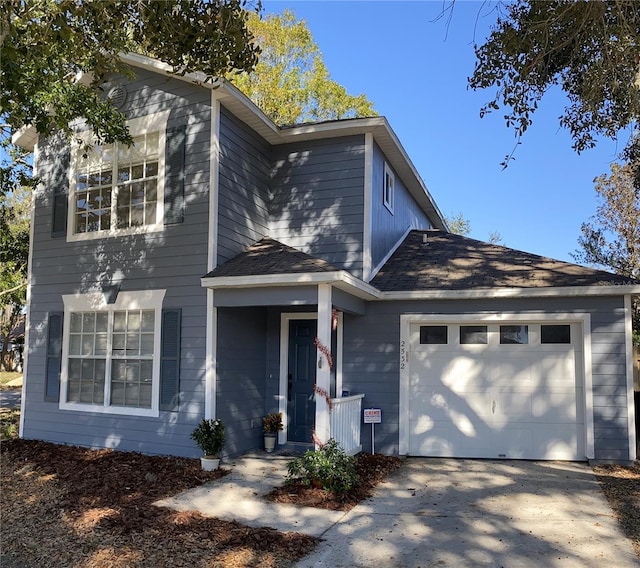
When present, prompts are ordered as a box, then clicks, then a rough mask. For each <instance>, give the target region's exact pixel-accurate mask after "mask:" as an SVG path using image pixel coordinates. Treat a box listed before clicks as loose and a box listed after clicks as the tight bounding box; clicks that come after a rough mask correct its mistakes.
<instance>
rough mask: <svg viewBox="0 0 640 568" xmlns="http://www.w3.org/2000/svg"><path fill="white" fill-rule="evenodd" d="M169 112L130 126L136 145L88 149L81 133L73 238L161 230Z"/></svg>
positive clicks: (72, 204)
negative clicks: (166, 132) (166, 131)
mask: <svg viewBox="0 0 640 568" xmlns="http://www.w3.org/2000/svg"><path fill="white" fill-rule="evenodd" d="M167 119H168V112H164V113H159V114H155V115H150V116H147V117H142V118H139V119H134V120H131V121H129V122H128V126H129V131H130V133H131V135H132V137H133V142H134V143H133V145H132V146H127V145H126V144H120V143H115V144H108V145H103V146H94V147H92V148H89V149H88V150H87V148H86V146H85V144H86V143H87V142H90V141H91V140H90V137H91V135H90V133H84V134H83V135H81V139H82V141H83V143H82V144H78V147H77V148H76V150H75V152H74V156H73V161H72V167H71V179H70V187H71V200H70V207H69V219H68V224H67V226H68V228H69V229H68V230H69V234H68V238H69V239H70V240H80V239H90V238H96V237H104V236H110V235H122V234H131V233H137V232H147V231H154V230H160V229H161V228H162V221H163V218H162V215H163V207H162V204H163V197H164V181H165V175H164V172H165V163H164V162H165V159H164V156H165V141H166V135H165V130H166V124H167Z"/></svg>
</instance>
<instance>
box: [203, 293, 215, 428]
mask: <svg viewBox="0 0 640 568" xmlns="http://www.w3.org/2000/svg"><path fill="white" fill-rule="evenodd" d="M214 294H215V292H214V291H213V290H207V321H206V326H207V327H206V330H205V342H206V345H205V369H204V417H205V418H213V419H215V418H216V417H217V406H216V401H217V398H216V397H217V386H218V381H217V364H218V359H217V356H218V350H217V347H218V308H216V307H215V298H214Z"/></svg>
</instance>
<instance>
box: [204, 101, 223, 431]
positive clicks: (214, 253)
mask: <svg viewBox="0 0 640 568" xmlns="http://www.w3.org/2000/svg"><path fill="white" fill-rule="evenodd" d="M210 137H211V140H210V144H209V225H208V239H207V271H211V270H213V269H214V268H215V267H216V265H217V263H218V192H219V171H220V101H219V100H218V96H217V93H216V91H211V126H210ZM214 294H215V292H214V291H213V289H207V316H206V324H205V325H206V329H205V378H204V384H205V395H204V416H205V418H212V419H215V418H216V416H217V406H216V401H217V384H218V381H217V360H218V309H217V308H216V307H215V297H214Z"/></svg>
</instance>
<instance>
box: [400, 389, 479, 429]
mask: <svg viewBox="0 0 640 568" xmlns="http://www.w3.org/2000/svg"><path fill="white" fill-rule="evenodd" d="M425 416H426V417H429V418H430V419H431V420H434V421H441V420H445V421H448V422H451V423H456V417H462V416H465V417H467V419H468V420H470V421H476V420H484V421H487V420H489V419H490V418H491V397H490V393H487V392H485V391H481V390H472V391H464V392H459V393H457V392H453V391H452V390H451V389H447V388H446V387H440V388H435V387H424V388H422V387H417V386H414V387H412V389H411V405H410V409H409V420H418V419H419V418H420V417H425Z"/></svg>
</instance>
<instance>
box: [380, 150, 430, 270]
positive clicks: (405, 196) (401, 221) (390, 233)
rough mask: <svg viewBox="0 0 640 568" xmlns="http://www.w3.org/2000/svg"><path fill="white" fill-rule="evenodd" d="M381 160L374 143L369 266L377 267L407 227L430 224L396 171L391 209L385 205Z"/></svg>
mask: <svg viewBox="0 0 640 568" xmlns="http://www.w3.org/2000/svg"><path fill="white" fill-rule="evenodd" d="M384 164H385V157H384V154H383V153H382V150H380V148H379V147H378V145H377V144H374V145H373V164H372V166H373V171H372V175H371V264H372V266H371V268H376V267H377V266H378V265H379V264H380V263H381V262H382V261H383V260H384V258H385V257H386V256H387V254H388V253H389V251H391V250H392V249H393V248H394V247H395V246H396V245H397V244H398V241H399V240H400V239H401V238H402V236H403V235H404V234H405V233H406V232H407V230H408V229H430V228H431V227H432V225H431V223H430V221H429V219H428V217H427V216H426V214H425V213H424V211H422V209H420V207H419V206H418V204H417V203H416V201H415V200H414V199H413V197H412V196H411V194H410V193H409V191H408V190H407V188H406V186H405V185H404V184H403V183H402V180H401V179H400V178H399V177H398V175H397V174H396V172H395V171H394V172H393V173H394V176H395V197H394V207H393V213H392V212H390V211H389V209H387V207H386V206H385V205H384V198H383V190H384ZM392 171H393V169H392Z"/></svg>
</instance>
